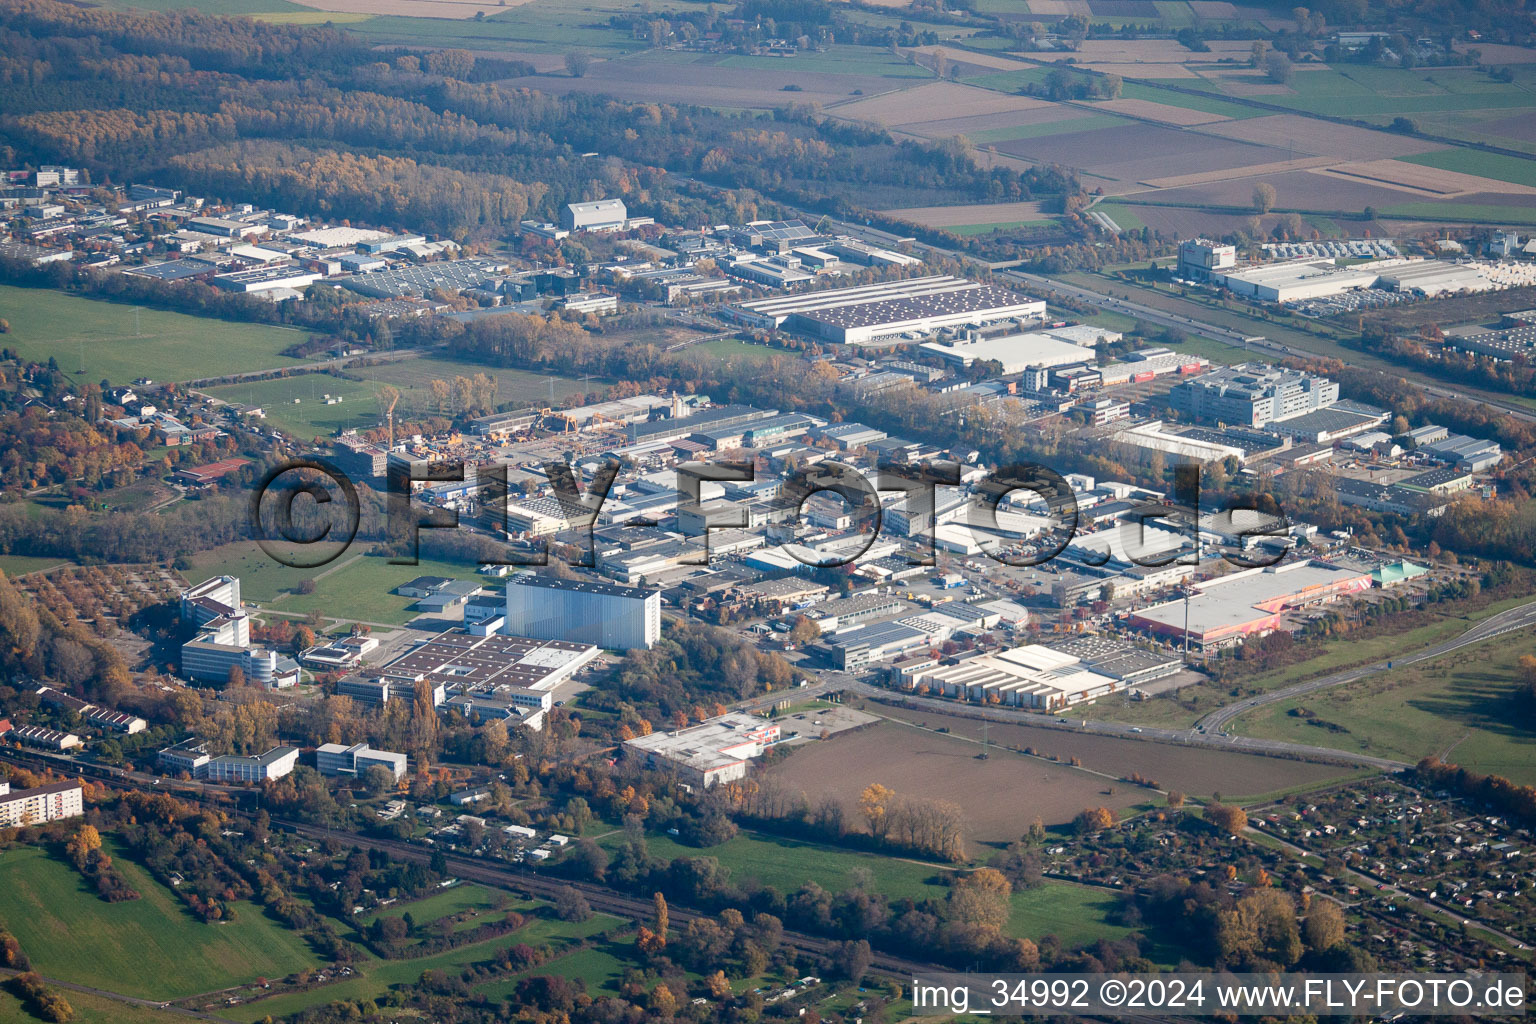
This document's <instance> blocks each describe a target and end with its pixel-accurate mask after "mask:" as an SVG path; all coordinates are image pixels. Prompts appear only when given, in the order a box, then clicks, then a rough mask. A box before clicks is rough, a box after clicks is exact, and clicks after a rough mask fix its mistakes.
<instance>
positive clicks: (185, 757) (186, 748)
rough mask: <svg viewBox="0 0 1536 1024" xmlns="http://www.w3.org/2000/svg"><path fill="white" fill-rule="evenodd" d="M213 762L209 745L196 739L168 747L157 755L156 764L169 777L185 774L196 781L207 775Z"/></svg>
mask: <svg viewBox="0 0 1536 1024" xmlns="http://www.w3.org/2000/svg"><path fill="white" fill-rule="evenodd" d="M211 760H213V758H212V757H210V756H209V754H208V745H207V744H206V743H204V742H203V741H202V740H199V739H197V738H195V737H194V738H192V739H187V740H182V741H181V742H180V743H177V744H175V745H173V746H169V747H166V748H165V749H164V750H162V751H160V752H159V753H158V754H156V755H155V763H156V764H157V765H158V766H159V767H160V770H161V771H163V772H165V773H166V774H167V775H182V774H185V775H187V776H189V777H190V778H194V779H197V778H202V777H203V775H204V774H206V772H205V769H206V768H207V767H208V762H209V761H211Z"/></svg>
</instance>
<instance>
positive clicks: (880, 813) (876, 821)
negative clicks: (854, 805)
mask: <svg viewBox="0 0 1536 1024" xmlns="http://www.w3.org/2000/svg"><path fill="white" fill-rule="evenodd" d="M895 796H896V794H895V793H894V792H892V791H891V790H889V789H887V788H886V787H884V786H882V785H880V783H878V782H871V783H870V784H869V785H868V786H865V787H864V792H862V793H860V794H859V811H860V812H861V813H862V814H863V815H864V823H865V824H866V825H867V826H868V827H869V834H870V835H872V836H874V837H875V838H876V839H884V838H885V836H886V834H887V832H888V831H889V830H890V809H891V801H892V800H893V799H895Z"/></svg>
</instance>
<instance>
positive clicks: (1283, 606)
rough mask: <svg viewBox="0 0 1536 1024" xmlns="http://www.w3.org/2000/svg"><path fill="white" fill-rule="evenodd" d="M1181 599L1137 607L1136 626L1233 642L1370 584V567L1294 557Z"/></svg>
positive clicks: (1179, 637) (1197, 640) (1200, 640)
mask: <svg viewBox="0 0 1536 1024" xmlns="http://www.w3.org/2000/svg"><path fill="white" fill-rule="evenodd" d="M1194 589H1195V593H1194V594H1193V595H1191V596H1190V597H1189V599H1188V600H1187V601H1185V600H1183V599H1180V600H1177V601H1168V602H1166V603H1164V604H1159V605H1153V606H1152V607H1150V608H1143V609H1141V610H1140V611H1137V612H1132V613H1131V615H1130V620H1129V624H1130V625H1131V626H1132V628H1135V629H1142V630H1146V631H1147V632H1149V633H1153V634H1155V635H1157V636H1160V637H1164V638H1166V639H1169V640H1172V641H1174V642H1175V643H1183V642H1184V641H1185V639H1186V638H1187V639H1188V642H1189V645H1190V646H1191V647H1199V648H1202V649H1204V648H1207V647H1229V646H1232V645H1233V644H1238V643H1241V642H1242V641H1243V640H1244V639H1245V638H1247V637H1250V636H1263V635H1264V634H1266V633H1272V632H1274V631H1275V630H1277V629H1279V628H1280V620H1281V617H1282V616H1283V615H1285V613H1286V612H1289V611H1293V610H1295V609H1297V608H1305V607H1307V606H1309V605H1315V604H1324V603H1326V602H1329V601H1333V600H1336V599H1338V598H1339V597H1342V596H1344V595H1346V594H1355V593H1359V592H1361V591H1365V590H1369V589H1371V577H1370V574H1369V573H1363V572H1359V571H1357V570H1354V569H1344V568H1341V567H1339V566H1336V565H1331V564H1329V563H1327V562H1313V561H1304V562H1291V563H1290V564H1288V565H1277V566H1269V567H1268V568H1263V569H1249V570H1247V571H1246V572H1239V573H1233V574H1231V575H1229V576H1223V577H1221V578H1220V579H1215V580H1212V581H1211V582H1209V583H1202V584H1199V585H1198V586H1196V587H1195V588H1194Z"/></svg>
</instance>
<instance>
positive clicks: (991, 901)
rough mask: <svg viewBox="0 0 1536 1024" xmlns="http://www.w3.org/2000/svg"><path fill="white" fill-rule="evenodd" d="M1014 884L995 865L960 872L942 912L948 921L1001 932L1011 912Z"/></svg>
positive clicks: (950, 888)
mask: <svg viewBox="0 0 1536 1024" xmlns="http://www.w3.org/2000/svg"><path fill="white" fill-rule="evenodd" d="M1012 895H1013V886H1012V885H1010V884H1009V882H1008V879H1007V878H1005V877H1003V873H1002V872H1000V871H998V870H996V869H995V868H978V869H977V870H975V871H972V872H969V873H967V874H964V875H961V876H960V877H959V878H957V879H955V883H954V884H953V885H951V886H950V887H949V897H948V900H947V902H946V907H945V912H946V914H947V916H948V917H949V919H950V920H951V921H958V922H960V923H962V924H968V925H973V926H975V927H978V928H987V929H990V930H992V931H1001V930H1002V928H1003V926H1004V925H1006V924H1007V923H1008V915H1009V913H1010V912H1011V911H1012V904H1011V903H1010V902H1009V898H1010V897H1011V896H1012Z"/></svg>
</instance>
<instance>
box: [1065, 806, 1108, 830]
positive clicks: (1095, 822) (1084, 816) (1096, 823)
mask: <svg viewBox="0 0 1536 1024" xmlns="http://www.w3.org/2000/svg"><path fill="white" fill-rule="evenodd" d="M1114 823H1115V812H1114V811H1112V810H1110V809H1109V808H1108V807H1085V808H1083V809H1082V810H1081V811H1079V812H1078V815H1077V817H1076V818H1074V819H1073V820H1072V827H1073V828H1074V829H1075V830H1076V831H1077V834H1078V835H1080V836H1091V835H1093V834H1094V833H1095V832H1102V831H1104V830H1105V829H1107V828H1110V827H1112V826H1113V825H1114Z"/></svg>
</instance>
